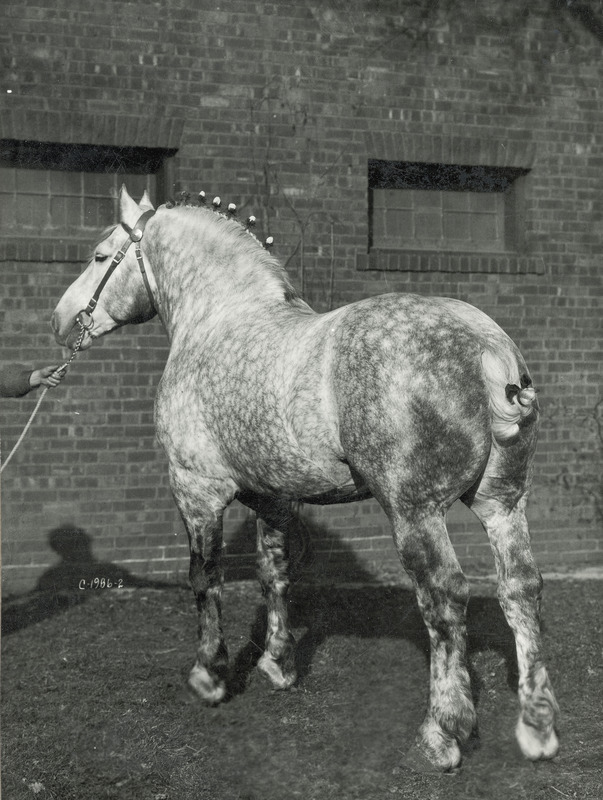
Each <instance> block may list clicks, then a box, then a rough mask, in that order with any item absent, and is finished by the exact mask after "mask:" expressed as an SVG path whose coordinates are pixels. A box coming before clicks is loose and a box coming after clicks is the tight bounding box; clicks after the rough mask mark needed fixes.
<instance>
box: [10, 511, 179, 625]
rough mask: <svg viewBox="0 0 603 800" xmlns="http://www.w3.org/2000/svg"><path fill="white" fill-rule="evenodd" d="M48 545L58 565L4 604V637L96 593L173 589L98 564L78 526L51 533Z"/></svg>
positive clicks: (88, 540) (105, 564)
mask: <svg viewBox="0 0 603 800" xmlns="http://www.w3.org/2000/svg"><path fill="white" fill-rule="evenodd" d="M48 544H49V547H50V549H51V550H53V551H54V552H55V553H56V554H57V555H58V556H59V561H58V563H57V564H56V565H55V566H53V567H50V569H48V570H46V572H44V573H43V574H42V575H41V577H40V578H39V580H38V582H37V584H36V586H35V588H34V589H33V590H32V591H31V592H27V593H26V594H24V595H20V596H18V597H13V598H9V599H7V600H5V601H3V603H2V635H3V636H6V635H8V634H11V633H15V632H16V631H19V630H22V629H23V628H27V627H28V626H29V625H34V624H35V623H37V622H41V621H42V620H44V619H48V618H49V617H52V616H54V615H55V614H58V613H61V612H63V611H66V610H67V609H69V608H72V607H73V606H75V605H79V604H80V603H83V602H85V601H86V600H88V599H89V598H90V597H91V596H92V595H93V594H94V593H95V592H97V591H113V590H117V591H120V590H122V589H133V588H141V587H147V588H155V589H161V588H165V587H168V586H173V584H168V583H164V582H161V581H151V580H147V579H144V578H139V577H137V576H136V575H132V573H131V572H129V571H128V570H127V569H124V568H123V567H120V566H119V565H118V564H113V563H112V562H110V561H99V560H98V559H97V558H96V557H95V556H94V554H93V552H92V539H91V537H90V536H89V535H88V534H87V533H86V531H85V530H83V529H82V528H79V527H77V526H75V525H72V524H66V525H62V526H60V527H58V528H55V529H54V530H52V531H50V533H49V534H48Z"/></svg>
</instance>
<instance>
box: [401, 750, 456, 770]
mask: <svg viewBox="0 0 603 800" xmlns="http://www.w3.org/2000/svg"><path fill="white" fill-rule="evenodd" d="M402 766H403V767H405V768H406V769H410V770H412V772H418V773H420V774H421V775H442V774H446V775H455V774H456V773H457V772H459V767H458V765H457V766H455V767H441V766H438V765H437V764H434V763H433V762H432V761H430V760H429V758H428V757H427V756H426V755H425V753H423V751H422V750H421V749H420V748H419V747H418V745H416V744H415V745H413V746H412V747H411V749H410V750H409V751H408V753H407V754H406V755H405V756H404V758H403V759H402Z"/></svg>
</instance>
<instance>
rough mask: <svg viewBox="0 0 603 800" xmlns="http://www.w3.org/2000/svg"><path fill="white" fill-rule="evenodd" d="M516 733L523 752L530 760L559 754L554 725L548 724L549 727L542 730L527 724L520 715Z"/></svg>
mask: <svg viewBox="0 0 603 800" xmlns="http://www.w3.org/2000/svg"><path fill="white" fill-rule="evenodd" d="M515 735H516V736H517V741H518V743H519V746H520V748H521V752H522V753H523V754H524V756H525V757H526V758H529V759H530V761H538V760H540V759H541V758H553V757H554V756H556V755H557V751H558V750H559V740H558V739H557V734H556V733H555V731H554V730H553V728H552V726H547V729H546V730H545V731H543V732H541V731H538V730H537V729H536V728H534V727H532V726H531V725H526V724H525V722H524V721H523V719H522V718H521V717H520V718H519V720H518V722H517V727H516V728H515Z"/></svg>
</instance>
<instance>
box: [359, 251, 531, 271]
mask: <svg viewBox="0 0 603 800" xmlns="http://www.w3.org/2000/svg"><path fill="white" fill-rule="evenodd" d="M356 269H358V270H364V271H368V270H380V271H387V272H461V273H475V272H483V273H487V274H505V275H527V274H533V275H544V274H545V272H546V267H545V263H544V260H543V259H542V258H538V257H533V256H522V255H518V254H517V253H451V252H448V253H446V252H440V251H432V250H371V251H370V253H358V255H357V256H356Z"/></svg>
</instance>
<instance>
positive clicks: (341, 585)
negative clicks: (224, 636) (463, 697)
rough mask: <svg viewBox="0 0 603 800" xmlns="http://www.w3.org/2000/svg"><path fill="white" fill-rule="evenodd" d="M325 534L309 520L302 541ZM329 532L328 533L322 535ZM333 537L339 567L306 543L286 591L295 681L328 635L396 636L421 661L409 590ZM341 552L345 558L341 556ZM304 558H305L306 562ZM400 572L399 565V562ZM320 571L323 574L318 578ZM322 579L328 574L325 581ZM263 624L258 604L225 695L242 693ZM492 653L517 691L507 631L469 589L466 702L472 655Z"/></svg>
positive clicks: (477, 685)
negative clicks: (375, 572)
mask: <svg viewBox="0 0 603 800" xmlns="http://www.w3.org/2000/svg"><path fill="white" fill-rule="evenodd" d="M321 535H327V534H326V531H321V530H320V529H319V528H318V527H317V526H315V525H314V526H311V529H310V542H311V543H312V542H318V541H320V537H321ZM328 535H329V536H330V537H331V538H332V536H333V534H332V532H329V534H328ZM345 551H346V546H345V543H344V542H341V546H340V548H339V553H340V558H339V559H338V562H341V561H343V563H344V564H345V566H344V567H343V569H342V570H339V569H338V568H337V567H336V568H335V570H334V571H333V570H332V571H331V573H330V574H329V570H328V569H325V567H324V564H320V560H319V558H318V556H316V555H314V553H313V550H312V546H310V548H309V551H305V552H304V560H305V563H302V564H299V565H298V577H299V576H301V580H298V581H296V580H295V576H294V579H293V581H292V585H291V589H290V593H289V604H288V605H289V620H290V623H291V627H292V628H293V629H294V630H295V629H297V630H299V629H303V630H304V632H303V633H302V634H301V636H299V634H298V642H297V648H296V667H297V672H298V676H299V679H300V680H302V679H303V678H304V677H305V676H307V675H308V674H309V673H310V671H311V669H312V663H313V660H314V657H315V654H316V651H317V650H318V648H319V647H320V646H321V645H322V644H323V642H325V641H326V640H327V639H329V638H330V637H332V636H353V637H360V638H363V637H366V638H373V639H375V638H393V639H403V640H406V641H409V642H411V643H412V644H414V645H415V646H416V647H417V648H418V650H419V651H420V652H422V653H423V655H424V658H425V661H426V664H427V665H428V664H429V652H430V645H429V637H428V634H427V630H426V628H425V624H424V622H423V618H422V616H421V613H420V611H419V608H418V605H417V601H416V597H415V593H414V591H413V590H411V589H410V588H404V587H402V586H392V585H387V586H384V585H382V584H380V583H379V582H378V581H377V580H376V579H375V578H374V577H373V576H372V575H371V574H370V573H369V572H367V570H366V569H365V568H364V567H363V565H362V564H361V563H360V561H359V560H358V559H357V558H356V557H355V555H354V554H353V552H352V550H351V549H350V548H347V551H348V552H347V553H346V552H345ZM342 555H346V556H347V558H343V559H342V558H341V556H342ZM308 561H309V562H312V563H311V566H310V567H308ZM313 566H314V567H316V568H317V569H319V570H320V572H321V573H322V575H321V578H322V580H321V581H320V582H313V581H312V580H311V578H310V579H309V580H308V578H309V576H310V574H311V569H312V567H313ZM399 568H400V573H401V574H402V572H403V570H402V566H401V565H400V567H399ZM325 577H327V580H326V581H325ZM329 578H330V579H329ZM266 630H267V618H266V607H265V605H264V604H263V603H260V605H259V606H258V609H257V612H256V616H255V620H254V622H253V624H252V627H251V632H250V634H249V640H248V642H247V644H246V645H245V646H244V647H243V648H242V649H241V650H240V651H239V652H238V654H237V655H236V657H235V660H234V663H233V665H232V667H231V670H230V674H229V681H228V697H229V699H232V698H233V697H235V696H237V695H239V694H242V693H244V692H245V689H246V686H247V683H248V680H249V677H250V675H251V673H252V671H253V669H254V667H255V666H256V664H257V662H258V660H259V658H260V656H261V654H262V652H263V647H264V641H265V637H266ZM487 651H489V652H494V653H496V654H497V655H498V656H499V658H501V659H502V660H503V661H504V664H505V668H506V679H507V684H508V686H509V687H510V688H511V689H512V690H513V691H516V690H517V681H518V675H517V658H516V652H515V641H514V638H513V634H512V632H511V630H510V628H509V626H508V624H507V621H506V619H505V617H504V615H503V613H502V610H501V608H500V604H499V602H498V600H497V599H496V598H495V597H487V596H480V595H476V594H475V592H474V593H473V596H472V597H471V599H470V601H469V606H468V609H467V653H468V656H469V658H468V661H469V673H470V677H471V685H472V691H473V695H474V701H475V702H476V704H477V702H478V701H479V695H480V692H481V690H482V681H481V679H480V677H479V675H478V674H477V672H476V671H475V669H474V668H473V667H472V666H471V661H472V658H471V657H472V656H474V655H476V654H478V653H482V652H487Z"/></svg>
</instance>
